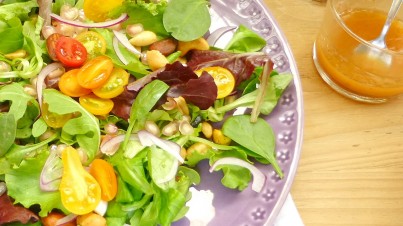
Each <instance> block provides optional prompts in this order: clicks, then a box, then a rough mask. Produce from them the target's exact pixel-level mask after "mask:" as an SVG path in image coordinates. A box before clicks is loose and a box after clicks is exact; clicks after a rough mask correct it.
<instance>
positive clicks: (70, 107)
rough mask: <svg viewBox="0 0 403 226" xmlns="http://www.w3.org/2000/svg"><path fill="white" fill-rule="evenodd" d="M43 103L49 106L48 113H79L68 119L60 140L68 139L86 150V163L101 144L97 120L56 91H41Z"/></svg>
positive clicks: (70, 99) (77, 104)
mask: <svg viewBox="0 0 403 226" xmlns="http://www.w3.org/2000/svg"><path fill="white" fill-rule="evenodd" d="M43 99H44V103H47V104H48V105H49V111H50V112H55V113H57V114H69V113H80V114H79V116H77V117H75V118H72V119H70V120H69V121H67V122H66V124H65V125H64V126H63V128H62V138H63V137H69V138H72V139H73V140H75V141H77V143H78V145H79V146H80V147H81V148H83V149H84V150H86V153H87V156H88V163H89V162H91V161H92V160H93V159H94V157H95V154H96V153H97V152H98V149H99V145H100V142H101V131H100V128H99V120H98V119H97V118H96V117H95V116H94V115H92V114H91V113H89V112H88V111H87V110H85V109H84V108H83V107H82V106H81V105H80V104H79V103H78V102H77V101H75V100H74V99H72V98H71V97H68V96H66V95H64V94H62V93H60V92H59V91H57V90H54V89H45V90H43ZM67 143H70V142H67Z"/></svg>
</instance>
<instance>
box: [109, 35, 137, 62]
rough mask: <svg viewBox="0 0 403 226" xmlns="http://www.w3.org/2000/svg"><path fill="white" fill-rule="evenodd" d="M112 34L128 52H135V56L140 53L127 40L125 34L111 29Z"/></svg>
mask: <svg viewBox="0 0 403 226" xmlns="http://www.w3.org/2000/svg"><path fill="white" fill-rule="evenodd" d="M113 34H114V35H115V37H116V38H117V39H118V41H119V42H120V43H121V44H122V45H123V46H124V47H125V48H126V49H127V50H129V51H130V52H132V53H134V54H136V55H137V56H141V55H142V53H141V52H140V51H138V50H137V49H136V48H134V46H133V45H132V44H131V43H130V42H129V39H127V37H126V34H124V33H122V32H120V31H115V30H113Z"/></svg>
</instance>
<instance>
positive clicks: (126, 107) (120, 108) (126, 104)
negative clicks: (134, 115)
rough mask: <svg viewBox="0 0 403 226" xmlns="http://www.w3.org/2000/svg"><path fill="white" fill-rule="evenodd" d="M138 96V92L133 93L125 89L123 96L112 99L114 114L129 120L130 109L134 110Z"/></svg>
mask: <svg viewBox="0 0 403 226" xmlns="http://www.w3.org/2000/svg"><path fill="white" fill-rule="evenodd" d="M137 94H138V92H137V91H132V90H128V89H127V88H125V90H124V91H123V93H122V94H120V95H119V96H117V97H115V98H113V99H112V101H113V103H114V105H113V109H112V114H114V115H116V116H118V117H120V118H122V119H125V120H127V119H129V117H130V109H131V108H132V105H133V102H134V99H135V98H136V96H137Z"/></svg>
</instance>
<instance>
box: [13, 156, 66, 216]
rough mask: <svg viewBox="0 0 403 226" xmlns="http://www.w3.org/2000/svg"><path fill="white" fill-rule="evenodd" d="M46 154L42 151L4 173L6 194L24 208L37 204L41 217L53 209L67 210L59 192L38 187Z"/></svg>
mask: <svg viewBox="0 0 403 226" xmlns="http://www.w3.org/2000/svg"><path fill="white" fill-rule="evenodd" d="M48 155H49V153H48V152H45V151H44V152H42V153H39V154H38V155H37V156H35V157H32V158H27V159H26V160H23V161H22V163H21V165H20V166H19V167H18V168H15V169H12V170H10V171H9V172H8V173H7V174H6V175H5V181H6V184H7V191H8V195H9V196H10V197H12V198H13V199H15V202H16V203H20V204H22V205H23V206H24V207H26V208H29V207H31V206H33V205H39V207H40V212H39V216H41V217H43V216H46V215H47V214H48V213H49V212H50V211H52V210H53V209H60V210H62V211H64V212H67V210H66V209H65V208H64V207H63V204H62V202H61V199H60V192H58V191H55V192H44V191H42V190H41V188H40V181H39V180H40V175H41V172H42V168H43V166H44V165H45V161H46V159H47V157H48Z"/></svg>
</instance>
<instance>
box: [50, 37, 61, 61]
mask: <svg viewBox="0 0 403 226" xmlns="http://www.w3.org/2000/svg"><path fill="white" fill-rule="evenodd" d="M62 36H63V35H61V34H59V33H53V34H51V35H50V36H49V37H48V38H47V39H46V48H47V49H48V54H49V57H50V59H52V60H54V61H58V59H57V56H56V43H57V41H58V40H59V38H60V37H62Z"/></svg>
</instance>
